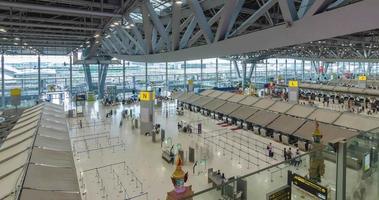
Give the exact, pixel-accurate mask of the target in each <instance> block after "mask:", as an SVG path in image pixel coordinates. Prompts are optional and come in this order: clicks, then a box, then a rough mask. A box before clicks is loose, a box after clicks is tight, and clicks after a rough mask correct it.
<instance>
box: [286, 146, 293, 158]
mask: <svg viewBox="0 0 379 200" xmlns="http://www.w3.org/2000/svg"><path fill="white" fill-rule="evenodd" d="M287 159H288V160H291V159H292V150H291V147H290V148H288V150H287Z"/></svg>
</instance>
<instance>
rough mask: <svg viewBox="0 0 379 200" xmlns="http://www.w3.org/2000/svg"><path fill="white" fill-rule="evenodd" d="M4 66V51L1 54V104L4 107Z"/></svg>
mask: <svg viewBox="0 0 379 200" xmlns="http://www.w3.org/2000/svg"><path fill="white" fill-rule="evenodd" d="M4 68H5V66H4V53H2V54H1V89H2V90H1V106H2V107H3V108H5V75H4V74H5V69H4Z"/></svg>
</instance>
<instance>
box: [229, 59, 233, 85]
mask: <svg viewBox="0 0 379 200" xmlns="http://www.w3.org/2000/svg"><path fill="white" fill-rule="evenodd" d="M229 67H230V71H229V81H232V78H233V75H232V74H233V72H232V60H230V64H229Z"/></svg>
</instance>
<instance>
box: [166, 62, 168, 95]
mask: <svg viewBox="0 0 379 200" xmlns="http://www.w3.org/2000/svg"><path fill="white" fill-rule="evenodd" d="M166 91H168V62H166Z"/></svg>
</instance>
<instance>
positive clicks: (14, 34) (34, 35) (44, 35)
mask: <svg viewBox="0 0 379 200" xmlns="http://www.w3.org/2000/svg"><path fill="white" fill-rule="evenodd" d="M1 36H4V37H15V36H17V37H20V38H23V37H47V38H61V39H64V38H66V39H72V40H75V39H86V38H88V36H83V35H64V34H49V33H28V32H22V33H17V32H15V33H9V32H7V33H4V34H2V35H1Z"/></svg>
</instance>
